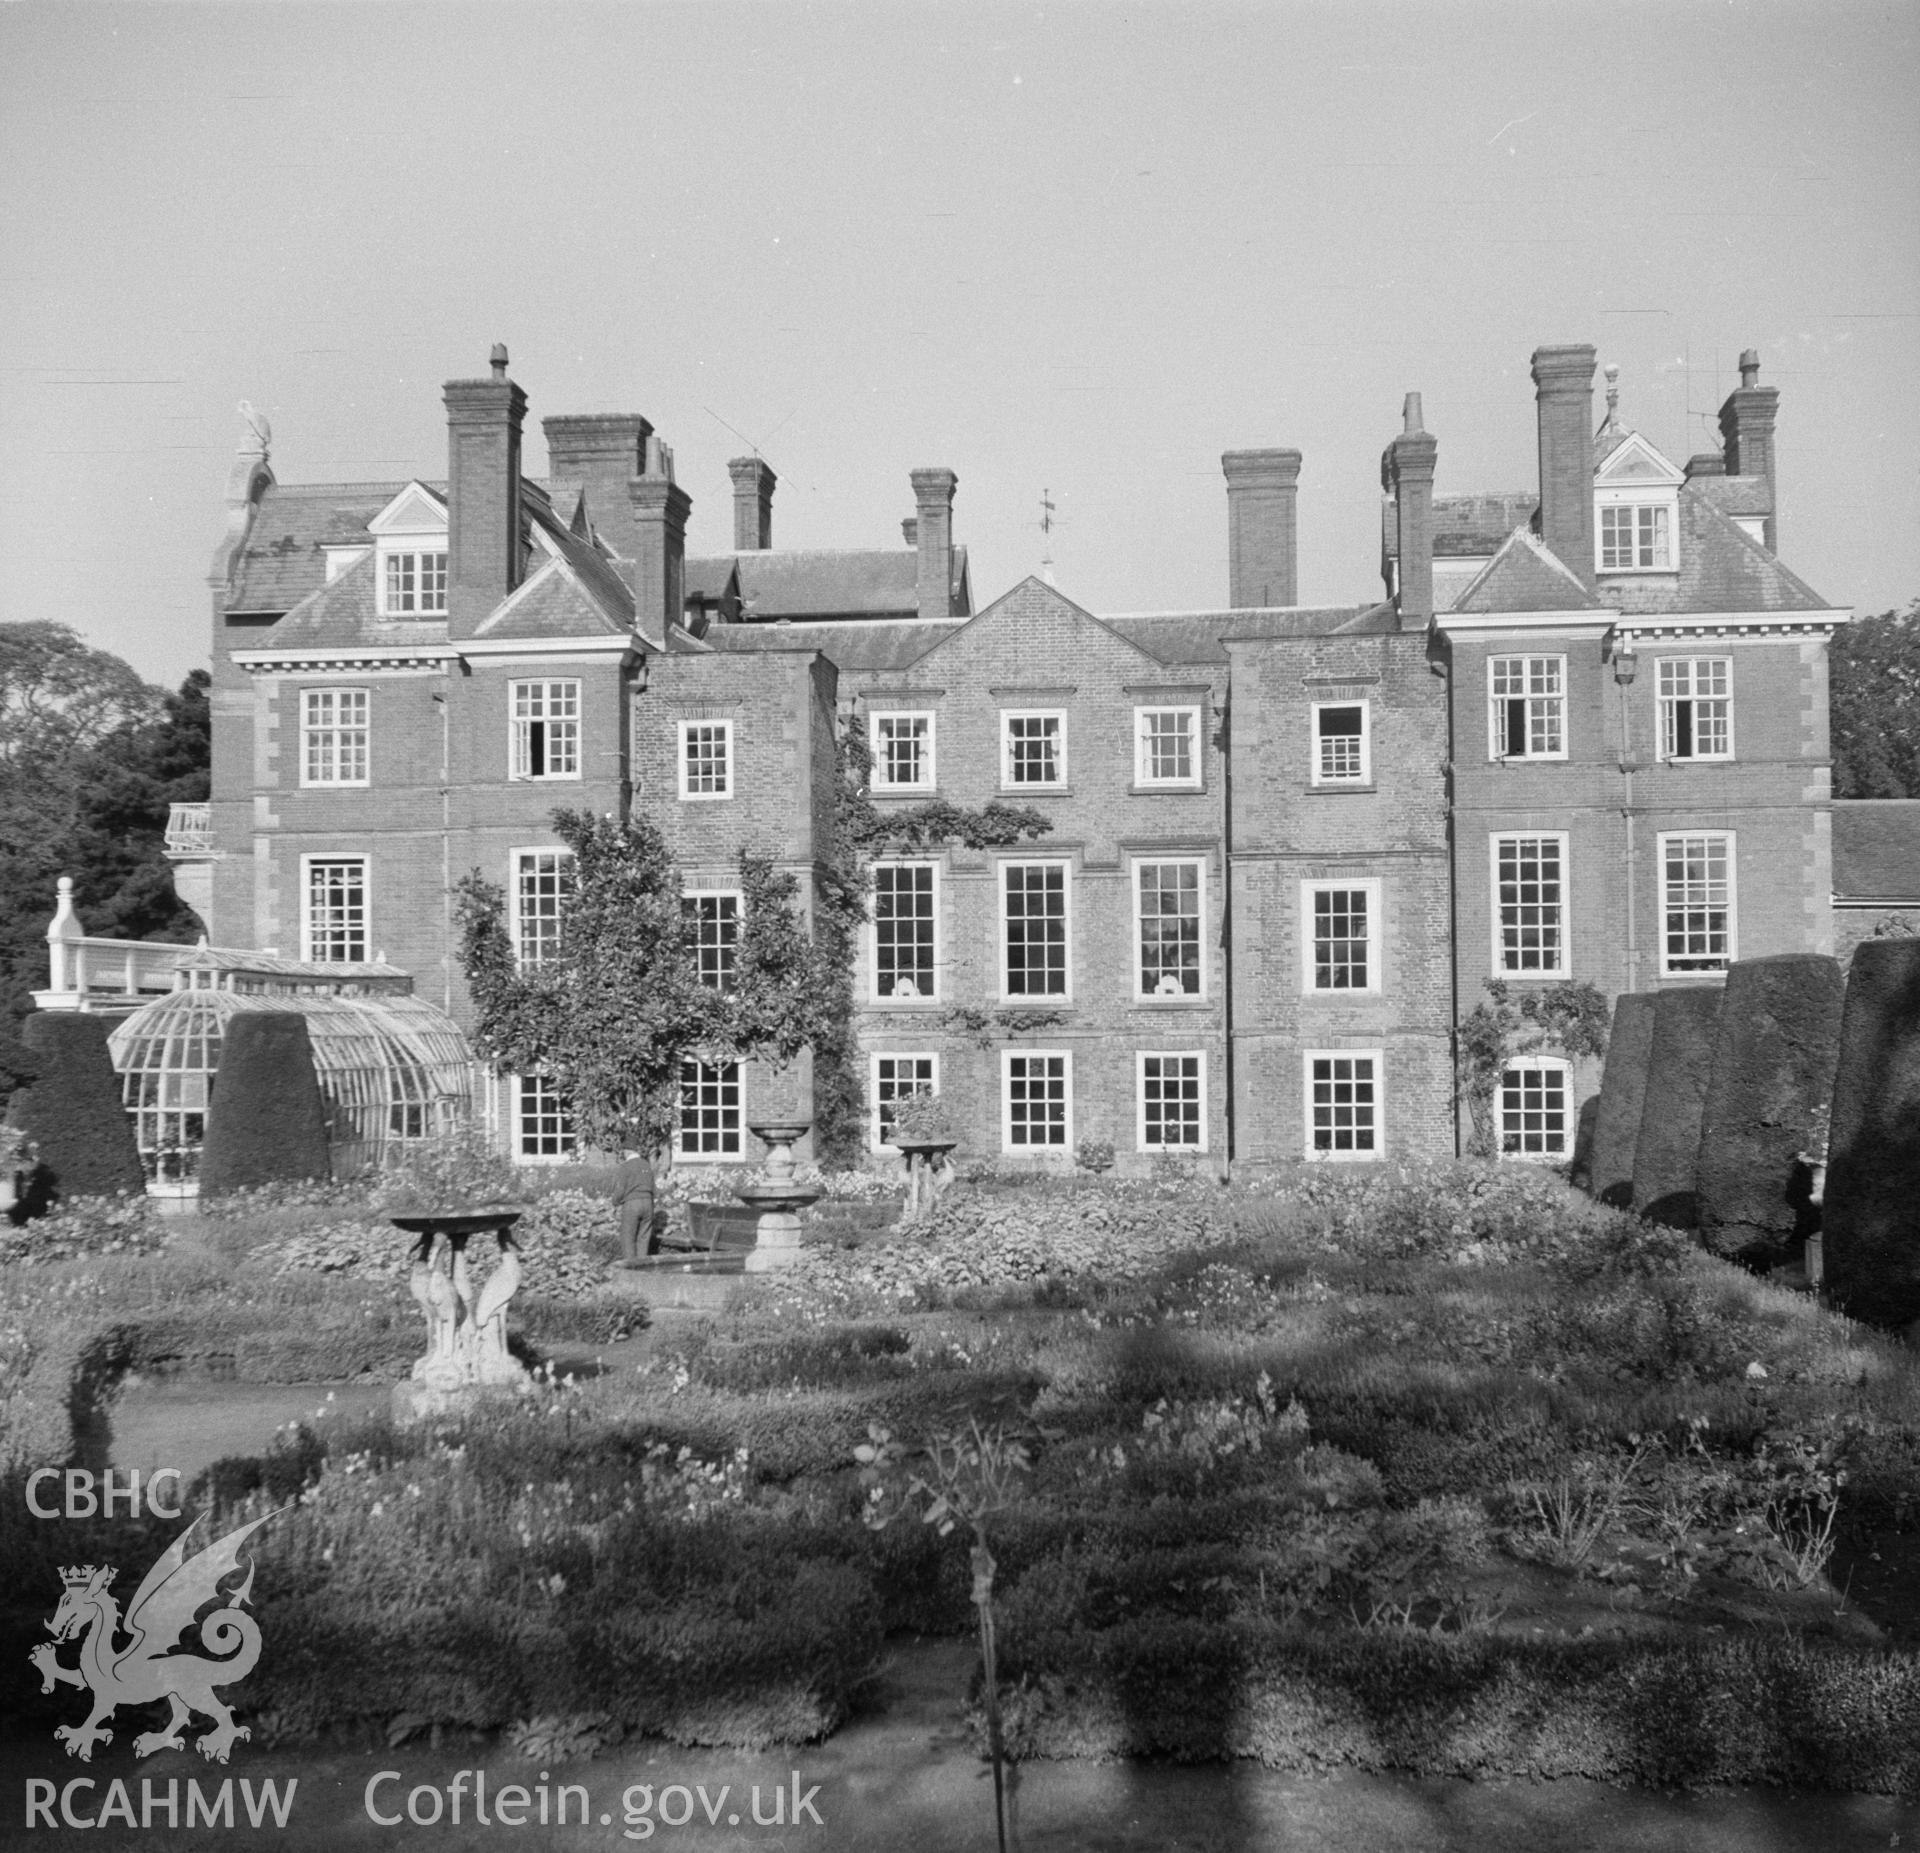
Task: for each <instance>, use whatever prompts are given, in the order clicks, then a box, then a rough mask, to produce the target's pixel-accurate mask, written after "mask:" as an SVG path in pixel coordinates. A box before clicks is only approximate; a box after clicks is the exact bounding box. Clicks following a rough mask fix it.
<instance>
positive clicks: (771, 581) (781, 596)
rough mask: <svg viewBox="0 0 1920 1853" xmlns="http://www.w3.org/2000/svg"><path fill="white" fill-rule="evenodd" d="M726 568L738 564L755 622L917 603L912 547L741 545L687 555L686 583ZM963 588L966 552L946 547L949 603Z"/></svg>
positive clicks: (882, 611) (865, 613)
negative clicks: (949, 556)
mask: <svg viewBox="0 0 1920 1853" xmlns="http://www.w3.org/2000/svg"><path fill="white" fill-rule="evenodd" d="M728 567H738V569H739V572H740V596H741V599H742V600H743V601H744V602H746V603H747V604H749V605H750V606H751V607H752V609H753V621H754V622H755V623H756V624H765V623H769V622H771V621H773V620H775V619H778V618H790V619H794V620H797V621H804V620H806V619H809V618H812V619H816V620H818V619H823V618H824V619H830V618H887V617H903V616H908V615H911V614H913V613H915V612H917V611H918V610H919V608H920V589H919V575H920V556H919V554H918V553H917V552H916V551H915V550H914V549H913V548H911V547H863V548H795V547H768V548H744V549H742V550H740V551H739V552H736V553H726V554H708V555H703V556H699V557H696V558H692V559H689V560H688V561H687V583H688V585H689V586H691V585H693V584H694V583H695V579H694V575H695V574H696V573H698V574H699V575H700V580H699V583H701V584H702V585H706V584H709V583H711V582H712V581H713V580H714V579H715V578H716V577H717V578H719V579H720V582H721V583H724V574H725V572H726V570H727V568H728ZM966 586H967V550H966V548H965V547H955V548H954V550H953V577H952V583H951V587H950V602H958V601H960V600H961V597H962V594H963V593H964V592H965V590H966Z"/></svg>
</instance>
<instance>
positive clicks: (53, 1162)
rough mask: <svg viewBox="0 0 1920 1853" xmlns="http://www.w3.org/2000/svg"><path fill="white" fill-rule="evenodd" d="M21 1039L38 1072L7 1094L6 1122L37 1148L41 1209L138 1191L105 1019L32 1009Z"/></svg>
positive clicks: (136, 1161)
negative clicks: (64, 1201)
mask: <svg viewBox="0 0 1920 1853" xmlns="http://www.w3.org/2000/svg"><path fill="white" fill-rule="evenodd" d="M20 1039H21V1041H22V1042H24V1043H25V1044H26V1046H27V1049H28V1051H29V1052H30V1054H31V1055H32V1058H33V1060H34V1062H35V1063H36V1064H37V1066H38V1068H39V1073H38V1074H37V1075H36V1076H35V1077H34V1080H33V1082H32V1085H31V1086H28V1087H23V1088H21V1089H20V1090H19V1092H17V1093H16V1094H15V1095H14V1097H13V1101H12V1104H11V1106H10V1107H9V1108H8V1111H7V1119H8V1122H9V1123H10V1124H12V1125H14V1126H17V1127H19V1128H20V1130H21V1131H22V1132H24V1133H25V1134H26V1135H27V1137H28V1138H30V1139H32V1140H33V1141H34V1143H35V1144H36V1145H37V1146H38V1147H39V1169H38V1173H37V1176H36V1179H35V1185H34V1195H35V1197H36V1198H37V1199H39V1200H40V1202H41V1203H42V1205H43V1206H44V1203H45V1202H46V1201H48V1200H50V1199H54V1198H66V1197H108V1196H112V1195H113V1194H114V1193H115V1192H116V1191H140V1190H144V1189H145V1188H146V1173H145V1172H144V1171H143V1170H142V1169H141V1165H140V1151H139V1147H138V1146H137V1145H136V1144H135V1143H134V1137H133V1121H132V1120H131V1119H129V1118H128V1117H127V1111H126V1108H125V1107H124V1106H123V1105H122V1104H121V1098H120V1077H119V1076H118V1075H117V1074H115V1073H114V1069H113V1058H112V1056H111V1055H109V1054H108V1053H107V1025H106V1019H105V1018H103V1017H96V1016H89V1015H87V1014H85V1013H84V1012H79V1011H71V1012H70V1011H59V1010H40V1011H35V1012H34V1014H33V1015H32V1016H30V1017H28V1018H27V1020H26V1022H25V1023H24V1024H23V1025H22V1026H21V1030H20Z"/></svg>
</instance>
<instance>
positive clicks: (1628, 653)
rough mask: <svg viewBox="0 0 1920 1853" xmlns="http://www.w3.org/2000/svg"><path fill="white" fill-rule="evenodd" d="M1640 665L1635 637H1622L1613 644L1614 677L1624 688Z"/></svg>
mask: <svg viewBox="0 0 1920 1853" xmlns="http://www.w3.org/2000/svg"><path fill="white" fill-rule="evenodd" d="M1639 667H1640V658H1639V656H1638V655H1637V654H1636V653H1635V651H1634V647H1633V639H1632V638H1631V637H1622V638H1621V639H1620V641H1619V642H1618V643H1616V644H1615V645H1614V646H1613V679H1614V680H1615V681H1616V682H1618V683H1619V684H1620V685H1621V686H1622V687H1623V688H1624V687H1625V686H1626V684H1627V683H1629V682H1631V681H1632V680H1633V677H1634V672H1635V671H1636V670H1637V669H1638V668H1639Z"/></svg>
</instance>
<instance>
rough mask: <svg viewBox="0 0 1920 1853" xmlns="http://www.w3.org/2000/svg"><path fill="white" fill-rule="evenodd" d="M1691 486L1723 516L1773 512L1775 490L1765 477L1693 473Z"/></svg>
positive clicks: (1696, 493) (1688, 480)
mask: <svg viewBox="0 0 1920 1853" xmlns="http://www.w3.org/2000/svg"><path fill="white" fill-rule="evenodd" d="M1687 486H1688V487H1689V488H1690V489H1691V490H1692V491H1693V492H1694V494H1695V495H1698V496H1702V497H1704V498H1705V499H1706V500H1707V501H1709V502H1711V503H1712V504H1713V506H1714V507H1715V508H1717V509H1718V510H1719V511H1720V512H1721V513H1722V514H1723V515H1747V516H1753V515H1770V514H1772V513H1773V490H1772V487H1771V485H1769V483H1768V482H1767V479H1766V478H1765V477H1764V476H1693V477H1689V478H1688V479H1687Z"/></svg>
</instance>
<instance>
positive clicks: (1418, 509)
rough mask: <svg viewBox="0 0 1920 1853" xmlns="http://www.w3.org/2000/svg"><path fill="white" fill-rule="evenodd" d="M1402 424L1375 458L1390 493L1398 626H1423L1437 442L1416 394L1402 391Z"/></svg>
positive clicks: (1428, 603) (1429, 596) (1428, 612)
mask: <svg viewBox="0 0 1920 1853" xmlns="http://www.w3.org/2000/svg"><path fill="white" fill-rule="evenodd" d="M1401 423H1402V425H1403V426H1404V427H1405V428H1404V429H1403V430H1402V431H1401V433H1400V435H1399V436H1398V437H1397V438H1395V439H1394V440H1393V442H1392V443H1391V444H1389V445H1388V446H1387V450H1386V454H1385V456H1383V457H1382V458H1381V459H1380V480H1381V483H1382V485H1383V486H1384V487H1386V488H1387V489H1388V490H1389V491H1390V492H1391V494H1392V496H1393V513H1394V536H1395V540H1396V542H1397V549H1396V550H1397V553H1398V556H1399V565H1398V571H1399V580H1398V583H1397V585H1395V586H1393V587H1392V588H1390V589H1391V591H1392V593H1393V599H1394V608H1395V611H1396V612H1397V614H1398V619H1399V627H1400V629H1402V630H1403V631H1405V630H1416V629H1419V630H1424V629H1425V628H1426V626H1427V623H1428V622H1429V620H1430V619H1431V618H1432V617H1433V471H1434V465H1435V463H1436V462H1437V461H1438V460H1439V455H1440V445H1439V442H1438V440H1437V439H1436V438H1434V436H1433V435H1432V433H1431V432H1429V431H1427V430H1426V429H1425V428H1424V427H1423V426H1422V424H1421V407H1420V395H1419V394H1418V393H1417V392H1410V393H1408V394H1407V398H1406V405H1405V408H1404V410H1403V412H1402V415H1401Z"/></svg>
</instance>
